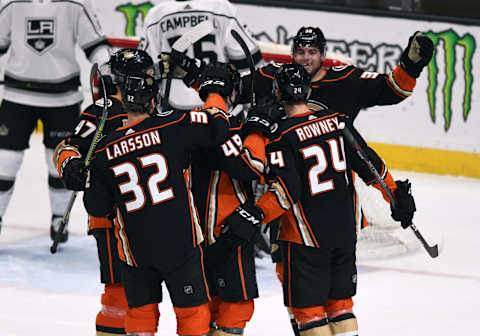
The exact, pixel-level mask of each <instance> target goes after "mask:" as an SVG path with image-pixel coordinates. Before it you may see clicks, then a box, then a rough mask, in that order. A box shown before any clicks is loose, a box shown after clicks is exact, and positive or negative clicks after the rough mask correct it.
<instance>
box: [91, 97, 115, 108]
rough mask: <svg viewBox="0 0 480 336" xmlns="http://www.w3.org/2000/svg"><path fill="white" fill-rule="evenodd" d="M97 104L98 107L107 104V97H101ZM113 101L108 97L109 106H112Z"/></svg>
mask: <svg viewBox="0 0 480 336" xmlns="http://www.w3.org/2000/svg"><path fill="white" fill-rule="evenodd" d="M95 105H96V106H98V107H104V106H105V99H103V98H100V99H97V100H96V101H95ZM112 105H113V103H112V100H111V99H110V98H107V108H110V107H112Z"/></svg>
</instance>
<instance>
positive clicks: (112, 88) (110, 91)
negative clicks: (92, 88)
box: [98, 75, 117, 97]
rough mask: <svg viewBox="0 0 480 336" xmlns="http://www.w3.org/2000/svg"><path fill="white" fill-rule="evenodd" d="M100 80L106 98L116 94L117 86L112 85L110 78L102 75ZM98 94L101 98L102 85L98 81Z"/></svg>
mask: <svg viewBox="0 0 480 336" xmlns="http://www.w3.org/2000/svg"><path fill="white" fill-rule="evenodd" d="M102 79H103V83H105V92H106V93H107V96H110V95H114V94H116V93H117V86H116V85H115V84H113V80H112V76H110V75H103V76H102ZM98 94H99V95H100V97H103V84H102V81H101V80H99V81H98Z"/></svg>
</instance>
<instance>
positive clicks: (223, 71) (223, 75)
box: [198, 62, 239, 101]
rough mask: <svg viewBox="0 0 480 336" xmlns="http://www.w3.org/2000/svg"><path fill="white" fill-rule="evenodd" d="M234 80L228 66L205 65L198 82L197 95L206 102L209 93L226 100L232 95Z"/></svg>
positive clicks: (214, 63)
mask: <svg viewBox="0 0 480 336" xmlns="http://www.w3.org/2000/svg"><path fill="white" fill-rule="evenodd" d="M236 79H237V78H236V76H235V73H234V72H233V70H232V69H231V68H230V66H229V65H228V64H226V63H220V62H213V63H210V64H207V65H206V66H205V67H204V68H203V70H202V73H201V74H200V78H199V80H198V81H199V83H198V94H199V96H200V98H201V99H202V100H203V101H206V100H207V97H208V95H209V94H211V93H218V94H219V95H220V96H222V97H223V98H224V99H226V98H227V97H230V96H231V95H232V92H233V89H234V86H235V80H236ZM238 80H239V78H238Z"/></svg>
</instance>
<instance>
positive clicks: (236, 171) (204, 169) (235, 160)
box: [192, 120, 264, 246]
mask: <svg viewBox="0 0 480 336" xmlns="http://www.w3.org/2000/svg"><path fill="white" fill-rule="evenodd" d="M240 129H241V127H240V123H239V122H238V120H232V121H231V125H230V129H229V135H228V139H227V141H225V142H224V143H222V144H221V145H219V146H216V147H212V148H205V149H201V150H198V151H195V152H194V153H193V154H192V191H193V195H194V199H195V204H197V208H198V212H199V215H200V220H201V223H202V230H203V233H204V236H205V241H204V243H205V244H206V245H207V246H208V245H211V244H213V243H214V242H215V239H216V238H217V237H218V235H219V234H220V228H221V226H222V224H223V223H224V221H225V219H226V218H227V217H228V216H229V215H231V214H232V213H233V212H234V210H235V209H236V208H237V207H238V206H239V205H240V204H242V203H244V202H245V201H246V200H247V199H249V198H250V197H252V195H251V188H250V182H251V181H252V180H260V179H261V178H262V176H263V173H264V158H263V157H262V158H261V159H260V160H258V159H256V155H255V149H254V150H253V151H250V150H248V149H247V148H245V147H243V144H242V137H241V132H240ZM262 146H263V142H262Z"/></svg>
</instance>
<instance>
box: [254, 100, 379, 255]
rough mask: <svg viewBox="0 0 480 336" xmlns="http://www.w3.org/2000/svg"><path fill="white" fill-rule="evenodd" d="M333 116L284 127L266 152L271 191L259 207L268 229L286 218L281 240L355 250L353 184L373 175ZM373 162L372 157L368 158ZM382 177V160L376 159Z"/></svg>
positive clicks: (291, 121) (318, 115) (304, 118)
mask: <svg viewBox="0 0 480 336" xmlns="http://www.w3.org/2000/svg"><path fill="white" fill-rule="evenodd" d="M342 123H345V125H347V127H350V126H349V121H348V120H347V122H345V119H344V118H343V117H342V115H341V114H339V113H338V112H334V111H333V110H322V111H316V112H314V111H310V112H307V113H305V114H302V115H299V116H295V117H291V118H287V119H285V120H282V121H281V122H280V127H279V133H278V134H279V136H278V138H276V139H275V140H273V141H272V142H271V143H270V144H268V145H267V147H266V157H267V161H268V167H269V169H270V175H271V176H272V178H271V181H270V188H269V191H267V193H265V195H264V196H262V198H261V199H260V200H259V201H258V202H257V203H256V204H257V205H258V206H260V207H261V208H262V210H263V211H264V213H265V216H266V217H265V220H264V221H265V222H266V223H268V222H270V221H271V220H273V219H275V218H276V217H278V216H280V215H282V214H283V213H285V214H284V215H283V216H282V226H281V230H280V237H279V239H280V240H285V241H291V242H295V243H298V244H303V245H306V246H311V247H340V246H351V244H353V243H354V242H355V241H356V226H355V223H356V220H355V207H354V199H353V197H352V190H353V181H352V174H351V171H352V170H353V171H355V172H356V173H357V174H358V175H359V176H360V177H361V178H362V179H363V180H364V181H365V182H366V183H371V182H372V181H373V180H374V176H373V174H372V173H371V172H370V171H369V170H368V168H367V167H366V165H365V164H364V162H363V161H361V160H360V158H359V157H358V156H357V154H356V153H355V152H354V151H353V147H351V146H350V145H349V144H348V143H345V141H346V140H344V137H343V132H342V128H343V126H342ZM369 156H370V155H369ZM372 159H373V163H374V166H375V168H376V169H377V170H378V171H384V169H385V168H384V165H383V162H382V161H381V159H380V158H379V157H378V156H377V157H375V156H373V157H372Z"/></svg>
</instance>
